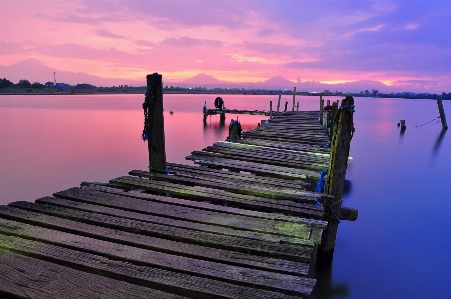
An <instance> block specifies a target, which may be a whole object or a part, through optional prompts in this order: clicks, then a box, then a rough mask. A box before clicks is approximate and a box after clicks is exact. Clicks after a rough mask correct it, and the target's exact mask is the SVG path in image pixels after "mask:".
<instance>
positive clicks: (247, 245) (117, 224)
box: [10, 198, 311, 262]
mask: <svg viewBox="0 0 451 299" xmlns="http://www.w3.org/2000/svg"><path fill="white" fill-rule="evenodd" d="M45 199H51V198H42V199H41V200H45ZM10 205H11V206H13V207H18V208H23V209H27V210H30V211H34V212H40V213H44V214H47V215H52V216H57V217H61V218H65V219H70V220H74V221H80V222H83V223H87V224H92V225H99V226H103V227H107V228H112V229H118V230H123V231H127V232H132V233H138V234H145V235H150V236H153V237H157V238H164V239H168V240H173V241H179V242H186V243H190V244H197V245H202V246H207V247H213V248H220V249H224V250H231V251H236V252H242V253H249V254H255V255H260V256H266V257H272V258H280V259H287V260H292V261H297V262H308V261H309V260H310V254H311V249H309V248H306V247H300V246H294V245H287V244H275V243H270V242H266V241H258V240H251V239H247V238H238V237H233V236H225V235H218V234H215V233H208V232H202V231H197V230H190V229H185V228H180V227H171V226H166V225H161V224H155V223H151V222H145V221H140V220H135V219H129V218H123V217H117V216H112V215H103V214H99V213H90V212H86V211H80V210H75V209H70V208H62V207H58V206H54V205H49V204H38V205H37V204H34V205H30V204H29V203H27V202H14V203H11V204H10Z"/></svg>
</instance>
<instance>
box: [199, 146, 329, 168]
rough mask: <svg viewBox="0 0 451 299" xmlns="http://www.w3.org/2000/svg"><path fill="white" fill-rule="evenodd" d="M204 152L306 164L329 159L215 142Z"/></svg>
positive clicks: (293, 152)
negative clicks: (295, 161)
mask: <svg viewBox="0 0 451 299" xmlns="http://www.w3.org/2000/svg"><path fill="white" fill-rule="evenodd" d="M203 150H204V151H210V152H219V153H222V152H230V153H236V154H240V153H245V154H253V155H258V156H265V157H270V158H279V159H286V160H299V161H307V162H318V163H321V162H327V161H328V160H329V159H330V155H327V154H319V153H313V152H307V151H293V150H284V149H278V148H269V147H263V146H248V145H247V146H246V145H242V144H240V143H235V145H233V143H225V142H217V143H215V144H214V145H213V146H208V147H206V148H204V149H203Z"/></svg>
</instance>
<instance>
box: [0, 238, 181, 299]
mask: <svg viewBox="0 0 451 299" xmlns="http://www.w3.org/2000/svg"><path fill="white" fill-rule="evenodd" d="M0 277H1V279H0V298H24V299H25V298H27V299H38V298H48V299H53V298H54V299H61V298H67V299H79V298H111V299H131V298H136V299H141V298H149V299H151V298H161V299H183V298H188V297H184V296H180V295H174V294H170V293H166V292H162V291H158V290H154V289H151V288H148V287H143V286H140V285H134V284H132V283H128V282H124V281H120V280H116V279H112V278H108V277H104V276H101V275H97V274H90V273H86V272H83V271H80V270H76V269H71V268H69V267H64V266H60V265H57V264H54V263H51V262H47V261H43V260H39V259H36V258H31V257H28V256H24V255H21V254H17V253H13V252H11V251H5V248H4V247H3V246H2V245H1V244H0Z"/></svg>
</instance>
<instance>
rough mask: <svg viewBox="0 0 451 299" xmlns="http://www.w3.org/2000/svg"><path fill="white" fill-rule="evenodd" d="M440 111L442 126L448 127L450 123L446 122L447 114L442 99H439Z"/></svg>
mask: <svg viewBox="0 0 451 299" xmlns="http://www.w3.org/2000/svg"><path fill="white" fill-rule="evenodd" d="M437 106H438V112H439V113H440V120H441V121H442V128H443V129H445V130H446V129H448V125H447V124H446V116H445V109H444V108H443V103H442V100H437Z"/></svg>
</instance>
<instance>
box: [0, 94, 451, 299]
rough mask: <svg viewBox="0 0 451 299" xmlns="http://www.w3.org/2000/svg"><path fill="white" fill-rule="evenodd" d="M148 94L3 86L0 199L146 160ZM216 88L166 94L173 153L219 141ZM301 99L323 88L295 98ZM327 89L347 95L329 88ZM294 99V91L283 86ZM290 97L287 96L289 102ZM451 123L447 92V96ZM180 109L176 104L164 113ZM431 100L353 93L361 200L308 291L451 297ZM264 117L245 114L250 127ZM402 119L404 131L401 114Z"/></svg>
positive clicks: (443, 174)
mask: <svg viewBox="0 0 451 299" xmlns="http://www.w3.org/2000/svg"><path fill="white" fill-rule="evenodd" d="M143 98H144V97H143V96H142V95H93V96H59V97H57V96H0V204H7V203H9V202H12V201H17V200H27V201H34V200H35V199H37V198H39V197H42V196H46V195H51V194H52V193H53V192H56V191H60V190H63V189H67V188H70V187H74V186H77V185H78V184H79V183H80V182H82V181H100V182H107V181H108V180H109V179H111V178H114V177H117V176H120V175H125V174H127V172H128V171H129V170H132V169H146V167H147V144H146V143H144V142H143V141H142V140H141V139H140V136H141V131H142V126H143V113H142V109H141V104H142V102H143ZM214 98H215V96H212V95H165V96H164V107H165V134H166V152H167V153H166V155H167V160H168V161H171V162H178V163H188V164H189V163H190V162H188V161H186V160H185V159H184V157H185V156H186V155H188V154H189V153H190V152H191V151H192V150H200V149H202V148H203V147H205V146H207V145H211V144H213V143H214V142H215V141H217V140H224V139H225V136H226V135H227V128H228V123H229V122H230V119H231V118H234V117H235V116H228V117H227V119H226V123H225V124H221V123H220V122H219V117H217V116H213V117H211V118H209V119H208V120H207V123H206V124H204V123H203V122H202V106H203V104H204V101H207V104H208V106H210V107H212V106H213V100H214ZM223 98H224V100H225V105H226V107H228V108H238V109H240V108H242V109H267V110H268V109H269V101H270V100H272V101H273V107H275V105H276V102H277V96H252V95H246V96H243V95H236V96H232V95H230V96H223ZM299 99H300V101H301V104H300V108H301V110H317V109H318V106H319V104H318V103H319V99H318V98H316V97H300V98H299ZM330 99H331V100H336V99H340V98H334V97H330ZM282 100H283V101H282V102H283V103H282V104H281V106H283V105H284V103H285V101H289V103H291V97H289V96H286V97H285V98H284V97H282ZM289 106H290V105H289ZM444 106H445V112H447V113H448V119H449V120H448V122H451V116H450V115H451V102H444ZM170 111H172V112H173V113H172V114H170V113H169V112H170ZM437 116H438V109H437V104H436V102H435V101H431V100H404V99H373V98H356V113H355V126H356V133H355V136H354V139H353V140H352V145H351V156H352V157H353V158H354V160H353V161H352V162H351V163H350V164H349V168H348V173H347V179H348V180H349V181H350V187H349V189H348V191H347V193H346V194H345V197H344V200H343V202H344V205H345V206H349V207H355V208H358V209H359V219H358V220H357V221H356V222H342V223H341V224H340V227H339V232H338V236H337V243H336V249H335V258H334V262H333V265H332V266H331V268H330V269H323V270H318V271H316V272H315V273H313V272H312V274H311V275H312V276H315V277H317V278H318V284H317V287H316V289H315V291H314V294H313V296H312V298H321V299H322V298H449V296H450V294H451V283H450V282H451V255H450V254H449V251H450V250H451V233H450V228H451V196H450V194H451V179H450V174H449V170H450V165H451V158H450V157H451V156H450V153H451V139H450V138H451V136H450V134H451V133H450V132H448V133H442V132H441V124H439V123H437V122H431V123H429V124H427V125H425V126H422V127H415V126H416V125H421V124H423V123H426V122H428V121H430V120H431V119H433V118H435V117H437ZM260 119H262V116H246V115H240V116H239V120H240V121H241V124H242V126H243V129H244V130H249V129H253V128H255V127H256V125H257V123H258V122H259V121H260ZM400 119H405V120H406V124H407V130H406V131H405V132H404V134H400V131H399V128H398V127H397V126H396V124H397V123H398V122H399V120H400Z"/></svg>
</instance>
